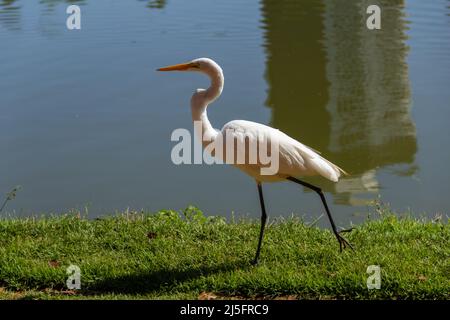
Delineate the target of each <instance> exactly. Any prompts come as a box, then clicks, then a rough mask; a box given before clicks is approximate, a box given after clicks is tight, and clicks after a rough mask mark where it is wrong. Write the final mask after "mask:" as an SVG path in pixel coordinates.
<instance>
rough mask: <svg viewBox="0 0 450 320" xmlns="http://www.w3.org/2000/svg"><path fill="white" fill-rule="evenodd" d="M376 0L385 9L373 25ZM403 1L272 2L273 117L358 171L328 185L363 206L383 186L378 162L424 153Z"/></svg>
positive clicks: (267, 22) (409, 159)
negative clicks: (369, 20)
mask: <svg viewBox="0 0 450 320" xmlns="http://www.w3.org/2000/svg"><path fill="white" fill-rule="evenodd" d="M369 4H378V5H380V6H381V7H382V8H383V11H382V29H381V30H368V29H367V28H366V24H365V19H366V17H367V16H368V15H367V14H366V13H365V10H366V8H367V6H368V5H369ZM403 10H404V4H403V1H400V0H397V1H390V0H389V1H388V0H383V1H370V3H369V1H356V0H353V1H348V0H339V1H317V0H308V1H295V0H284V1H278V0H264V1H262V15H263V29H264V30H265V33H264V35H265V43H264V46H265V49H266V54H267V63H266V65H267V66H266V68H267V69H266V79H267V82H268V86H269V90H268V97H267V101H266V104H267V106H268V107H269V108H271V109H272V118H271V125H273V126H274V127H277V128H279V129H281V130H283V131H285V132H286V133H288V134H289V135H291V136H292V137H294V138H296V139H298V140H300V141H302V142H304V143H305V144H307V145H309V146H311V147H313V148H315V149H318V150H320V151H322V153H323V154H324V156H325V157H327V158H329V159H330V160H331V161H333V162H335V163H336V164H338V165H339V166H341V167H343V168H344V169H345V170H347V171H348V172H350V173H351V176H349V177H346V178H344V179H342V180H341V181H340V182H339V183H337V184H335V185H333V184H326V185H325V189H328V191H334V192H335V193H337V202H340V203H350V204H355V205H356V204H361V203H364V200H362V199H359V198H358V197H355V195H357V194H359V193H366V192H377V191H378V190H379V187H380V186H379V183H378V181H377V178H376V169H377V168H379V167H383V166H386V165H393V164H399V163H402V164H408V165H409V168H408V169H406V170H405V171H404V172H403V174H405V175H412V174H413V173H414V172H415V170H416V167H415V165H414V164H413V162H414V157H415V154H416V151H417V142H416V131H415V125H414V122H413V120H412V118H411V99H410V85H409V79H408V67H407V64H406V61H405V60H406V56H407V53H408V48H407V46H406V45H405V40H406V36H405V29H406V22H405V20H404V16H403Z"/></svg>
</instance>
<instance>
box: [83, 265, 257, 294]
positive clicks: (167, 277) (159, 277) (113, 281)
mask: <svg viewBox="0 0 450 320" xmlns="http://www.w3.org/2000/svg"><path fill="white" fill-rule="evenodd" d="M248 268H251V266H250V262H249V261H248V260H240V261H235V262H232V263H231V262H230V263H223V264H218V265H214V266H205V267H199V268H186V269H159V270H155V271H152V272H143V273H135V274H129V275H122V276H118V277H111V278H105V279H103V280H101V281H98V282H96V283H94V284H92V285H90V286H89V287H88V288H86V290H82V292H80V293H81V294H83V295H86V296H88V295H98V294H111V293H115V294H149V293H157V292H160V291H161V290H164V291H170V289H171V288H173V287H175V286H178V285H180V284H181V283H183V282H189V281H191V280H194V279H197V278H200V277H202V276H209V275H212V274H218V273H223V272H229V271H233V270H238V269H240V270H243V269H248Z"/></svg>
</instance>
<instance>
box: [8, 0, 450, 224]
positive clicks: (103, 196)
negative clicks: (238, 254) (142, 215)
mask: <svg viewBox="0 0 450 320" xmlns="http://www.w3.org/2000/svg"><path fill="white" fill-rule="evenodd" d="M72 2H73V3H76V4H78V5H80V7H81V14H82V16H81V27H82V29H81V30H68V29H67V28H66V19H67V17H68V15H67V14H66V8H67V6H68V5H69V4H70V3H72ZM370 4H378V5H379V6H380V7H381V9H382V14H381V19H382V20H381V30H368V29H367V28H366V23H365V20H366V18H367V17H368V15H367V14H366V13H365V10H366V8H367V6H368V5H370ZM0 46H1V47H0V75H1V76H0V150H1V151H0V152H1V157H0V193H1V194H6V193H7V192H8V191H9V190H11V188H13V187H14V186H16V185H21V186H22V189H21V190H20V192H19V193H18V194H17V198H16V199H15V200H14V201H12V202H10V203H8V207H7V209H8V212H9V213H12V214H13V215H17V216H28V215H32V214H39V213H42V212H47V213H48V212H53V213H61V212H65V211H67V210H68V209H71V208H75V209H80V210H83V211H84V210H85V208H88V211H89V216H90V217H96V216H99V215H104V214H108V213H114V212H115V211H116V210H125V209H126V208H130V209H136V210H138V209H141V208H144V209H147V210H151V211H156V210H158V209H169V208H170V209H175V210H180V209H183V208H185V207H186V206H188V205H190V204H192V205H196V206H198V207H199V208H201V209H202V210H203V211H205V212H206V213H207V214H211V215H224V216H230V215H231V213H232V212H234V214H236V215H249V216H252V217H257V216H259V212H260V209H259V203H258V195H257V190H256V187H255V183H254V181H252V179H250V178H248V177H247V176H245V174H243V173H242V172H240V171H239V170H236V169H235V168H233V167H231V166H223V165H222V166H221V165H215V166H208V165H181V166H176V165H174V164H173V163H172V162H171V158H170V153H171V149H172V147H173V146H174V145H175V142H172V141H171V140H170V136H171V133H172V131H173V130H174V129H176V128H188V129H189V130H192V124H191V116H190V107H189V101H190V96H191V94H192V92H193V91H194V90H195V89H196V88H202V87H203V88H205V87H207V86H208V81H207V79H206V78H205V77H203V76H201V75H197V74H160V73H157V72H155V69H156V68H157V67H161V66H165V65H168V64H174V63H180V62H184V61H187V60H190V59H193V58H197V57H202V56H207V57H211V58H213V59H214V60H216V61H217V62H219V63H220V64H221V66H222V68H223V69H224V72H225V89H224V92H223V95H222V97H221V98H220V99H219V100H218V101H216V102H215V103H214V104H213V105H211V106H210V108H209V112H208V114H209V117H210V119H211V122H212V123H213V125H214V126H215V127H216V128H221V127H222V125H223V124H224V123H226V122H228V121H230V120H233V119H247V120H253V121H257V122H261V123H265V124H269V125H271V126H274V127H277V128H279V129H281V130H283V131H285V132H286V133H288V134H289V135H291V136H292V137H294V138H296V139H299V140H300V141H302V142H303V143H305V144H307V145H310V146H311V147H313V148H315V149H318V150H320V151H321V152H322V154H323V155H324V156H325V157H327V158H328V159H329V160H331V161H332V162H335V163H336V164H338V165H339V166H341V167H342V168H344V169H345V170H346V171H348V172H350V173H351V175H350V176H349V177H346V178H344V179H342V180H341V181H339V183H337V184H333V183H331V182H327V181H325V180H324V179H318V178H315V179H308V181H312V182H313V183H315V184H317V185H320V186H321V187H323V189H324V190H326V191H327V194H326V196H327V198H328V200H329V202H330V205H331V210H332V212H333V213H334V215H335V217H336V218H335V219H336V220H337V222H338V224H340V225H348V224H349V223H350V222H355V223H358V222H360V221H361V220H363V219H365V217H366V216H367V212H369V211H373V209H371V208H370V207H369V206H368V204H369V203H370V201H371V200H374V199H378V198H380V199H381V201H383V202H385V203H389V204H390V206H391V207H392V208H394V209H395V210H397V211H399V212H404V211H412V212H413V213H414V214H415V215H422V214H425V215H428V216H434V215H435V214H438V213H442V214H446V213H448V209H449V207H450V197H449V196H448V194H449V189H450V171H449V169H448V166H449V164H450V148H449V147H450V126H449V125H448V123H449V119H450V1H446V0H430V1H423V0H408V1H401V0H371V1H365V0H358V1H357V0H354V1H348V0H339V1H325V0H321V1H320V0H309V1H297V0H284V1H279V0H262V1H255V0H247V1H237V0H228V1H211V0H208V1H207V0H200V1H189V2H188V1H182V0H167V1H164V0H156V1H137V0H129V1H112V0H111V1H107V0H95V1H93V0H90V1H89V0H85V1H76V2H75V1H57V0H41V1H29V0H18V1H15V0H0ZM264 190H265V198H266V205H267V208H268V212H269V214H270V216H280V215H282V216H289V215H291V214H292V213H295V214H296V215H298V216H305V217H306V219H308V220H312V219H315V218H317V217H319V215H320V214H321V213H322V212H323V210H322V206H321V203H320V200H319V199H318V197H317V196H316V195H315V194H313V193H311V192H307V191H306V190H303V189H301V188H299V187H298V186H296V185H293V184H292V183H276V184H270V185H269V184H266V185H264ZM321 224H322V225H327V221H326V220H325V219H322V220H321Z"/></svg>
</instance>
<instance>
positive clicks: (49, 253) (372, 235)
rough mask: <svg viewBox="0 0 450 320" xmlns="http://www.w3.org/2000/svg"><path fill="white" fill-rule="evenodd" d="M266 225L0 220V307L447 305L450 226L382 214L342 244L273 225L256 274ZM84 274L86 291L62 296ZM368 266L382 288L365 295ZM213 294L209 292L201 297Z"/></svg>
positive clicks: (153, 218)
mask: <svg viewBox="0 0 450 320" xmlns="http://www.w3.org/2000/svg"><path fill="white" fill-rule="evenodd" d="M258 232H259V221H257V220H254V221H251V220H240V221H236V222H235V221H230V222H225V220H224V219H222V218H218V217H205V216H204V215H203V214H202V213H201V212H200V211H198V210H197V209H195V208H188V209H187V210H186V211H185V212H184V213H183V214H178V213H177V212H174V211H162V212H158V213H156V214H144V213H128V214H123V215H119V216H114V217H106V218H103V219H98V220H88V219H84V218H80V217H79V216H76V215H73V214H71V215H65V216H58V217H42V218H39V219H36V218H27V219H16V218H9V219H2V220H0V298H2V299H197V298H198V297H199V295H201V294H202V293H203V295H215V296H217V297H218V298H230V297H237V298H276V297H279V298H280V297H282V298H293V297H294V298H299V299H449V292H450V260H449V258H450V227H449V225H448V223H447V222H441V221H425V220H418V219H413V218H411V217H408V218H397V217H396V216H394V215H393V214H389V213H384V214H382V215H381V216H380V217H379V218H377V219H376V220H369V221H366V222H365V223H363V224H362V225H359V226H357V227H356V229H355V230H353V231H352V232H351V233H350V234H345V236H346V238H347V239H348V240H349V241H350V242H351V243H352V244H353V246H354V247H355V250H354V251H351V250H345V251H344V252H342V253H339V250H338V248H339V246H338V243H337V241H336V239H335V238H334V236H333V234H332V233H331V232H330V231H329V230H324V229H319V228H317V227H309V226H308V225H307V224H305V223H303V222H302V221H301V220H299V219H295V218H290V219H278V220H276V221H273V220H271V221H270V223H269V226H268V228H267V232H266V234H265V239H264V243H263V248H262V251H261V262H260V264H259V265H258V266H251V265H250V264H249V262H250V260H251V259H252V258H253V255H254V251H255V246H256V239H257V235H258ZM70 264H75V265H77V266H79V267H80V268H81V281H82V288H81V290H68V289H67V288H66V287H65V283H66V279H67V277H68V275H67V274H66V268H67V267H68V266H69V265H70ZM369 265H379V266H380V267H381V289H380V290H376V289H374V290H368V289H367V285H366V279H367V277H368V274H367V273H366V270H367V267H368V266H369ZM205 293H206V294H205Z"/></svg>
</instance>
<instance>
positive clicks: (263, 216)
mask: <svg viewBox="0 0 450 320" xmlns="http://www.w3.org/2000/svg"><path fill="white" fill-rule="evenodd" d="M256 183H257V185H258V193H259V203H260V205H261V230H260V231H259V240H258V248H257V249H256V255H255V259H254V260H253V261H252V264H253V265H255V264H258V260H259V252H260V251H261V243H262V240H263V236H264V227H265V226H266V220H267V214H266V207H265V205H264V197H263V192H262V187H261V182H258V181H257V182H256Z"/></svg>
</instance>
